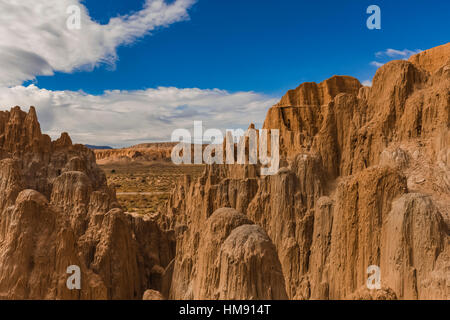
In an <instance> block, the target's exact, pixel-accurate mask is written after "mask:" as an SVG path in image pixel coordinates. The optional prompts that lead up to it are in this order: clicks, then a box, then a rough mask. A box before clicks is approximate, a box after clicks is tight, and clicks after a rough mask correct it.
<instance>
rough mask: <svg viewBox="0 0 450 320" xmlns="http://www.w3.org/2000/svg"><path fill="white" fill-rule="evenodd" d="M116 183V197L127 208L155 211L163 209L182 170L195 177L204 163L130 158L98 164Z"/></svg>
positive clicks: (136, 211) (144, 211) (112, 181)
mask: <svg viewBox="0 0 450 320" xmlns="http://www.w3.org/2000/svg"><path fill="white" fill-rule="evenodd" d="M100 167H101V168H102V169H103V170H104V172H105V174H106V177H107V179H108V184H110V185H115V187H116V191H117V199H118V200H119V202H120V204H121V205H122V206H123V207H124V209H125V210H126V211H128V212H135V213H139V214H155V213H158V212H161V211H163V210H164V209H165V206H166V203H167V201H168V199H169V196H170V193H171V191H172V189H173V188H174V187H175V185H176V184H177V182H178V181H180V179H182V178H183V176H184V175H185V174H188V175H191V176H192V177H198V176H199V175H200V174H201V173H202V172H203V168H204V166H203V165H181V166H177V165H174V164H172V163H168V162H149V163H142V162H130V163H126V164H117V163H115V164H105V165H100Z"/></svg>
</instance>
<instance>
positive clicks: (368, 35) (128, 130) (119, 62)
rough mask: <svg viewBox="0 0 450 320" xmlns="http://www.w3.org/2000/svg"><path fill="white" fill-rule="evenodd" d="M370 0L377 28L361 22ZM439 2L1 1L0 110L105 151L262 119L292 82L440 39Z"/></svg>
mask: <svg viewBox="0 0 450 320" xmlns="http://www.w3.org/2000/svg"><path fill="white" fill-rule="evenodd" d="M373 4H375V5H378V6H379V7H380V8H381V30H369V29H368V28H367V27H366V20H367V18H368V17H369V14H367V13H366V10H367V7H368V6H369V5H373ZM73 6H75V7H76V8H78V9H79V12H80V28H79V29H72V28H69V27H68V26H67V21H68V18H69V17H70V14H71V12H72V11H70V10H72V9H70V8H72V7H73ZM68 9H70V10H69V12H68ZM448 12H450V1H444V0H442V1H440V0H428V1H406V0H395V1H393V0H389V1H388V0H376V1H374V0H371V1H366V0H343V1H331V0H330V1H326V0H317V1H303V0H278V1H275V0H170V1H164V0H127V1H123V0H121V1H119V0H84V1H83V0H22V1H21V2H20V5H19V4H17V3H14V2H10V1H6V2H5V1H2V2H0V65H1V66H2V68H1V69H0V109H3V110H6V109H9V108H11V107H12V106H15V105H19V106H22V107H23V108H24V109H27V108H28V107H29V106H30V105H34V106H35V107H36V110H37V113H38V117H39V120H40V123H41V128H42V130H43V131H44V132H45V133H48V134H49V135H50V136H51V137H52V138H56V137H58V136H59V134H60V132H62V131H67V132H69V133H70V135H71V137H72V139H73V140H74V141H75V142H78V143H88V144H96V145H105V144H108V145H111V146H115V147H121V146H128V145H132V144H136V143H141V142H152V141H168V140H170V137H171V133H172V132H173V131H174V130H175V129H178V128H186V129H189V128H192V125H193V121H203V123H204V127H205V128H218V129H221V130H225V129H237V128H244V129H245V128H247V127H248V125H249V123H255V125H256V126H257V127H260V126H261V124H262V122H263V121H264V118H265V115H266V112H267V110H268V109H269V108H270V106H272V105H273V104H275V103H276V102H277V101H278V100H279V99H280V98H281V96H282V95H283V94H284V93H285V92H286V91H287V90H289V89H292V88H295V87H297V86H298V85H300V84H301V83H302V82H307V81H308V82H309V81H315V82H320V81H323V80H325V79H327V78H329V77H331V76H333V75H336V74H338V75H351V76H354V77H356V78H358V79H359V80H360V81H361V82H363V83H364V84H367V85H370V81H371V79H372V77H373V76H374V74H375V72H376V69H377V68H378V67H379V66H380V65H382V64H383V63H385V62H387V61H389V60H392V59H405V58H408V57H409V56H410V55H411V54H413V53H415V52H418V51H419V50H423V49H428V48H431V47H434V46H437V45H440V44H444V43H447V42H448V40H449V37H448V36H449V30H450V19H448Z"/></svg>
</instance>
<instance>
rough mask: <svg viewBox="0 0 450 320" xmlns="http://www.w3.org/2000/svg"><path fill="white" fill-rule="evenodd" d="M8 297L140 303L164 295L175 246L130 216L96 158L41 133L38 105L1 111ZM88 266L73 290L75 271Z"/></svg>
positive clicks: (1, 284) (2, 288)
mask: <svg viewBox="0 0 450 320" xmlns="http://www.w3.org/2000/svg"><path fill="white" fill-rule="evenodd" d="M0 178H1V182H0V230H1V231H0V298H3V299H132V298H141V297H142V295H143V293H144V291H145V290H146V289H155V290H161V274H162V271H161V270H164V268H165V267H166V266H167V265H168V264H169V262H170V261H171V260H172V258H173V251H174V248H173V241H172V240H171V236H170V234H169V233H167V232H164V231H162V230H161V229H160V228H159V227H158V225H157V223H156V222H155V221H151V220H149V219H146V218H143V217H138V216H131V215H127V214H125V213H124V212H123V211H122V210H121V209H120V208H119V205H118V204H117V201H116V196H115V191H114V190H113V189H111V188H110V187H108V185H107V184H106V178H105V175H104V173H103V172H102V171H101V170H100V169H99V168H98V166H97V164H96V163H95V155H94V153H93V152H92V151H91V150H89V149H87V148H86V147H84V146H82V145H73V144H72V141H71V139H70V137H69V136H68V134H66V133H64V134H62V135H61V137H60V138H59V139H57V140H56V141H51V139H50V138H49V137H48V136H47V135H43V134H41V131H40V127H39V123H38V121H37V117H36V112H35V109H34V108H33V107H31V108H30V111H29V112H28V113H25V112H23V111H22V110H20V108H19V107H15V108H13V109H12V110H11V111H5V112H0ZM71 265H76V266H78V267H79V268H80V269H81V290H69V289H68V287H67V285H66V281H67V279H68V277H69V276H70V274H67V273H66V271H67V268H68V267H69V266H71Z"/></svg>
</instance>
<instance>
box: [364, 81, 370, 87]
mask: <svg viewBox="0 0 450 320" xmlns="http://www.w3.org/2000/svg"><path fill="white" fill-rule="evenodd" d="M362 85H363V86H366V87H371V86H372V80H364V81H363V82H362Z"/></svg>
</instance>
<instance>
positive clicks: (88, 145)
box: [85, 144, 113, 150]
mask: <svg viewBox="0 0 450 320" xmlns="http://www.w3.org/2000/svg"><path fill="white" fill-rule="evenodd" d="M85 146H86V147H88V148H89V149H97V150H110V149H113V148H112V147H110V146H93V145H90V144H85Z"/></svg>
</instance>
